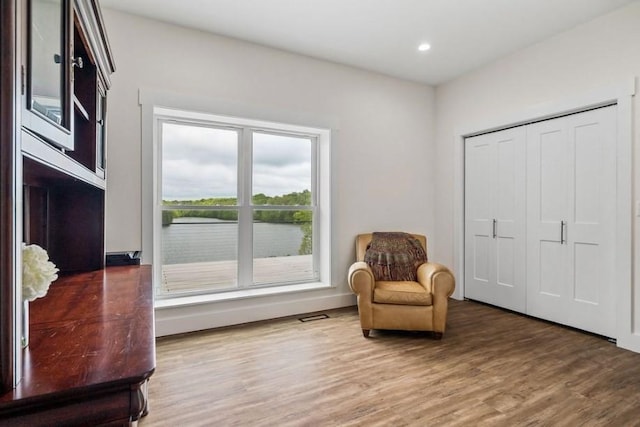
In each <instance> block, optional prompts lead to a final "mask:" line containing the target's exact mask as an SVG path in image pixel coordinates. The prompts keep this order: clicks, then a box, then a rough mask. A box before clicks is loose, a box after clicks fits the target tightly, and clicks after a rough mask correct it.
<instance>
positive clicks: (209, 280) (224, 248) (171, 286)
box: [160, 209, 238, 294]
mask: <svg viewBox="0 0 640 427" xmlns="http://www.w3.org/2000/svg"><path fill="white" fill-rule="evenodd" d="M220 216H223V217H235V218H237V216H238V211H237V210H235V209H234V210H225V211H204V210H163V211H162V231H161V237H162V284H161V289H160V292H161V293H164V294H166V293H182V292H196V291H217V290H221V289H228V288H233V287H235V286H236V285H237V282H238V280H237V274H238V222H237V220H225V219H220Z"/></svg>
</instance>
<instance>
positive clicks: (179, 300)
mask: <svg viewBox="0 0 640 427" xmlns="http://www.w3.org/2000/svg"><path fill="white" fill-rule="evenodd" d="M333 287H334V286H332V285H330V284H327V283H321V282H313V283H300V284H296V285H286V286H274V287H268V288H254V289H239V290H236V291H230V292H221V293H217V294H206V295H190V296H181V297H174V298H162V299H156V301H155V308H156V309H160V310H161V309H166V308H176V307H186V306H190V305H199V304H208V303H215V302H224V301H234V300H240V299H248V298H258V297H265V296H271V295H282V294H290V293H297V292H305V291H317V290H322V289H331V288H333Z"/></svg>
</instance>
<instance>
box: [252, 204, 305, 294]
mask: <svg viewBox="0 0 640 427" xmlns="http://www.w3.org/2000/svg"><path fill="white" fill-rule="evenodd" d="M312 230H313V227H312V212H311V211H310V210H299V211H287V210H255V211H254V214H253V283H254V284H256V285H260V284H268V283H287V282H306V281H312V280H314V279H317V277H316V275H315V273H314V268H313V255H312V245H311V242H312Z"/></svg>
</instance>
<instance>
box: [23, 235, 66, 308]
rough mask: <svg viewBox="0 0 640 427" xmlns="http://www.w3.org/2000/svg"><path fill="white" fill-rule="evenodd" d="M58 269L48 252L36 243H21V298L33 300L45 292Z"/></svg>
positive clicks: (56, 276) (55, 277) (54, 278)
mask: <svg viewBox="0 0 640 427" xmlns="http://www.w3.org/2000/svg"><path fill="white" fill-rule="evenodd" d="M57 272H58V269H57V268H56V266H55V264H53V263H52V262H50V261H49V254H47V251H45V250H44V249H42V248H41V247H40V246H38V245H25V244H24V243H23V244H22V299H23V300H29V301H33V300H35V299H36V298H41V297H43V296H45V295H46V294H47V291H48V290H49V285H51V282H53V281H54V280H56V279H57V278H58V275H57V274H56V273H57Z"/></svg>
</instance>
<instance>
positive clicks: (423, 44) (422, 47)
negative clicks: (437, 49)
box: [418, 43, 431, 52]
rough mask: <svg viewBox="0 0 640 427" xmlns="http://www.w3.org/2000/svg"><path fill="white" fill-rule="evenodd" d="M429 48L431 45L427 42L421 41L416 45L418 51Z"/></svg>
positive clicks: (424, 50)
mask: <svg viewBox="0 0 640 427" xmlns="http://www.w3.org/2000/svg"><path fill="white" fill-rule="evenodd" d="M429 49H431V45H430V44H429V43H421V44H420V46H418V50H419V51H420V52H426V51H428V50H429Z"/></svg>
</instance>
